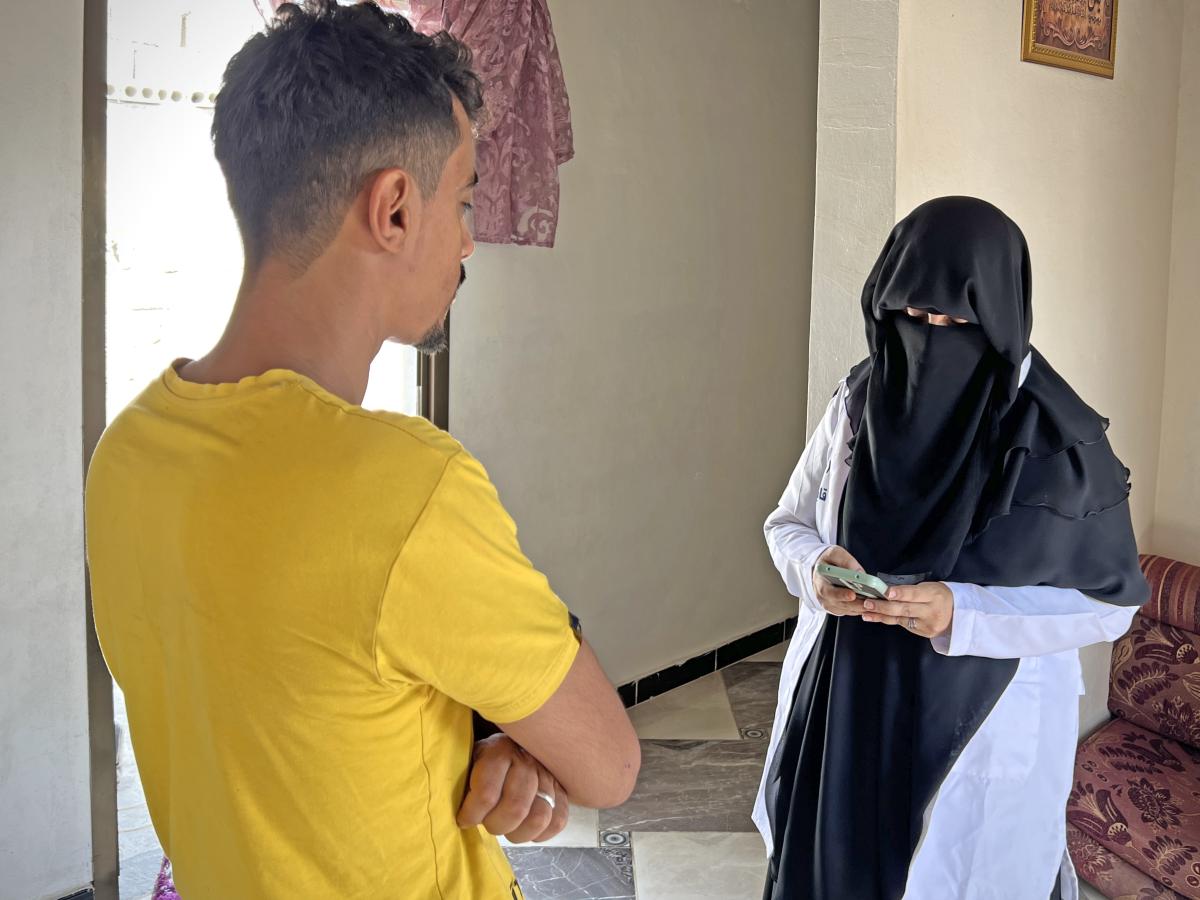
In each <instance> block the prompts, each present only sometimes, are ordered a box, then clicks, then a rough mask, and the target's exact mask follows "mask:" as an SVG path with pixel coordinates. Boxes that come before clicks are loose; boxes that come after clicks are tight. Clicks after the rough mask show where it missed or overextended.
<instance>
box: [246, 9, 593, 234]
mask: <svg viewBox="0 0 1200 900" xmlns="http://www.w3.org/2000/svg"><path fill="white" fill-rule="evenodd" d="M255 2H256V3H259V4H260V5H262V6H265V5H266V4H268V3H269V4H270V6H271V9H272V10H273V9H275V8H278V7H279V6H280V5H282V3H283V2H284V0H255ZM377 2H378V3H379V5H380V6H381V7H384V8H385V9H392V10H396V11H397V12H401V13H404V14H405V15H407V16H408V18H409V20H410V21H411V22H412V23H413V27H414V28H416V29H417V30H418V31H421V32H424V33H432V32H436V31H443V30H445V31H449V32H450V33H451V34H452V35H454V36H455V37H456V38H458V39H459V40H461V41H462V42H463V43H464V44H466V45H467V46H468V47H470V48H471V50H472V53H473V55H474V68H475V71H476V72H477V73H478V75H479V77H480V78H481V79H482V80H483V84H484V102H485V105H486V113H485V115H484V118H483V121H482V122H481V123H480V128H479V141H478V144H477V148H476V149H477V154H478V169H479V186H478V188H476V193H475V196H476V201H475V239H476V240H478V241H482V242H485V243H490V244H524V245H528V246H536V247H553V246H554V238H555V234H556V232H557V230H558V194H559V190H558V167H559V166H561V165H562V164H563V163H565V162H567V161H568V160H570V159H571V158H572V157H573V156H574V155H575V148H574V140H573V135H572V132H571V107H570V101H569V99H568V97H567V88H566V83H565V81H564V79H563V71H562V64H561V62H560V61H559V56H558V45H557V44H556V43H555V40H554V29H553V27H552V25H551V22H550V10H549V8H548V7H547V5H546V0H377Z"/></svg>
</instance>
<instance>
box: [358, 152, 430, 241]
mask: <svg viewBox="0 0 1200 900" xmlns="http://www.w3.org/2000/svg"><path fill="white" fill-rule="evenodd" d="M421 207H422V205H421V192H420V190H419V189H418V187H417V184H416V181H415V180H414V179H413V177H412V176H411V175H410V174H409V173H408V172H406V171H404V170H403V169H384V170H383V171H382V172H379V173H378V174H377V175H375V177H374V178H373V179H372V180H371V183H370V185H369V186H368V189H367V227H368V229H369V230H370V232H371V236H372V237H373V238H374V239H375V242H376V243H377V244H378V245H379V246H380V248H381V249H384V250H387V251H390V252H392V253H395V252H398V251H399V250H401V249H402V248H403V247H404V244H405V243H406V242H411V240H412V236H413V234H415V232H416V229H417V228H418V227H419V225H420V221H421V211H422V208H421Z"/></svg>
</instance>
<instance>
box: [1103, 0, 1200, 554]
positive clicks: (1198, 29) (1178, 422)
mask: <svg viewBox="0 0 1200 900" xmlns="http://www.w3.org/2000/svg"><path fill="white" fill-rule="evenodd" d="M1184 9H1185V13H1184V17H1185V27H1184V29H1183V63H1182V66H1181V68H1180V84H1179V138H1178V143H1177V145H1176V151H1175V226H1174V231H1173V243H1172V251H1171V299H1170V304H1169V308H1168V312H1167V351H1166V392H1165V394H1164V397H1163V426H1162V451H1161V454H1160V456H1159V464H1158V503H1157V506H1156V507H1155V521H1154V539H1153V543H1152V545H1151V546H1152V549H1153V550H1154V552H1155V553H1162V554H1164V555H1166V556H1171V557H1174V558H1175V559H1182V560H1185V561H1187V562H1191V563H1195V564H1197V565H1200V374H1198V373H1197V366H1196V363H1197V335H1200V253H1198V252H1197V250H1198V249H1200V3H1188V4H1185V7H1184ZM1122 14H1124V13H1122Z"/></svg>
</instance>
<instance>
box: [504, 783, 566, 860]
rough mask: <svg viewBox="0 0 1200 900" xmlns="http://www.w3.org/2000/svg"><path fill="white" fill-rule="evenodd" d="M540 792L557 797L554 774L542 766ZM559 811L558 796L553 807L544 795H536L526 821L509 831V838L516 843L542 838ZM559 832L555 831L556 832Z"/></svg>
mask: <svg viewBox="0 0 1200 900" xmlns="http://www.w3.org/2000/svg"><path fill="white" fill-rule="evenodd" d="M538 793H539V794H548V795H550V796H551V797H555V784H554V776H552V775H551V774H550V773H549V772H547V771H546V770H545V769H544V768H542V767H541V766H539V767H538ZM557 812H558V801H557V798H555V806H554V808H553V809H551V807H550V804H549V803H547V802H546V800H545V798H544V797H541V796H536V797H534V799H533V803H532V805H531V806H530V807H529V815H527V816H526V817H525V821H524V822H522V823H521V824H520V825H519V826H518V827H517V828H516V829H515V830H513V831H510V832H509V833H508V835H507V837H508V839H509V840H510V841H512V842H513V843H514V844H523V843H525V842H526V841H532V840H536V839H538V838H540V837H541V835H542V834H544V833H545V832H546V831H548V830H549V829H550V827H551V825H552V824H553V822H554V814H555V813H557ZM557 833H558V832H555V834H557ZM551 836H552V835H551Z"/></svg>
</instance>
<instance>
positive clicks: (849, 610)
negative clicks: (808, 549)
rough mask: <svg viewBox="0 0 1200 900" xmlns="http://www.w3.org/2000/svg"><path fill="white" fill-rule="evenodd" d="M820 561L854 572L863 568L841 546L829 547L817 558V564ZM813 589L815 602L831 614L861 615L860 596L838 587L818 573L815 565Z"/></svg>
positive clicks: (861, 603) (861, 604)
mask: <svg viewBox="0 0 1200 900" xmlns="http://www.w3.org/2000/svg"><path fill="white" fill-rule="evenodd" d="M821 563H828V564H829V565H831V566H840V567H841V568H843V569H853V570H855V571H856V572H861V571H862V570H863V567H862V566H861V565H859V563H858V560H857V559H855V558H854V557H853V556H851V555H850V552H849V551H848V550H846V549H845V548H843V547H830V548H829V549H828V550H826V551H825V552H824V553H822V554H821V558H820V559H818V560H817V565H820V564H821ZM813 589H814V590H815V591H816V592H817V602H818V603H820V604H821V606H823V607H824V608H825V611H826V612H827V613H829V614H830V615H831V616H861V615H862V613H863V602H862V598H861V597H860V596H858V594H856V593H854V591H851V590H848V589H847V588H840V587H838V586H837V585H835V584H834V583H833V582H832V581H830V580H829V579H827V578H825V577H823V576H821V575H818V574H817V567H816V566H813Z"/></svg>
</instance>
